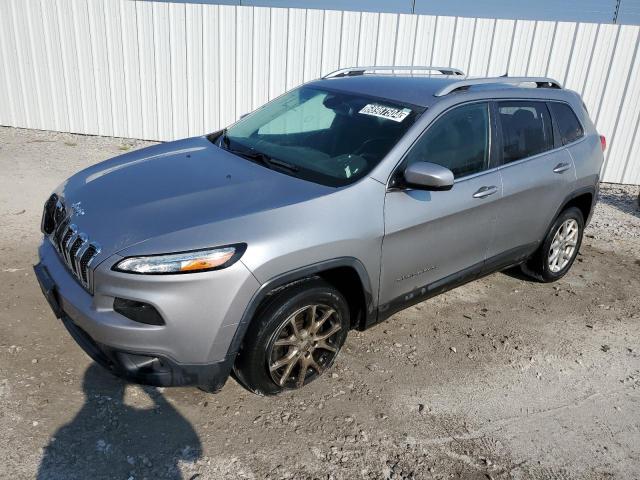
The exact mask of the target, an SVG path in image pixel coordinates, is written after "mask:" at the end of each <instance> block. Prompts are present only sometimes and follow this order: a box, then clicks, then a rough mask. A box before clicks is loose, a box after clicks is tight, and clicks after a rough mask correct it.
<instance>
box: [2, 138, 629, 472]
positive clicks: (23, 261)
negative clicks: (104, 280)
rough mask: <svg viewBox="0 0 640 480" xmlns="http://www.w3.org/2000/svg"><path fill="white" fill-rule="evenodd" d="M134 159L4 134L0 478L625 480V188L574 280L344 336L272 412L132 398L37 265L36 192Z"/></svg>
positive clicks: (510, 290)
mask: <svg viewBox="0 0 640 480" xmlns="http://www.w3.org/2000/svg"><path fill="white" fill-rule="evenodd" d="M146 145H148V143H146V142H139V141H130V140H122V139H110V138H99V137H88V136H77V135H69V134H57V133H51V132H37V131H27V130H18V129H11V128H0V169H1V170H2V172H4V173H3V175H2V176H0V219H1V225H2V229H1V230H0V252H1V256H0V478H7V479H12V480H13V479H30V478H39V479H65V480H66V479H87V478H93V479H102V478H113V479H124V480H126V479H132V480H134V479H144V478H146V479H149V480H152V479H163V478H170V479H178V478H184V479H195V478H200V479H227V478H234V479H235V478H240V479H244V478H248V479H251V478H255V479H259V478H269V479H281V478H291V479H307V478H308V479H316V478H318V479H354V478H355V479H358V478H360V479H382V478H387V479H401V478H407V479H411V478H416V479H423V478H424V479H431V478H437V479H444V478H459V479H488V478H489V479H507V478H513V479H554V480H564V479H609V478H616V479H625V480H627V479H638V478H640V474H639V472H640V332H639V329H638V324H639V322H640V308H639V307H640V300H639V299H638V293H639V292H640V208H639V207H638V203H637V200H638V194H639V193H640V191H639V188H638V187H621V186H616V185H602V187H601V188H602V191H601V201H600V203H599V204H598V206H597V209H596V212H595V214H594V217H593V221H592V223H591V225H590V226H589V228H588V231H587V234H586V238H585V242H584V244H583V247H582V250H581V255H580V257H579V258H578V261H577V262H576V263H575V265H574V267H573V269H572V271H571V272H570V274H569V275H567V276H566V277H565V278H564V279H563V280H561V281H559V282H557V283H555V284H551V285H549V284H540V283H533V282H529V281H527V280H525V279H524V278H523V277H522V276H521V275H519V274H517V273H514V272H508V273H497V274H494V275H491V276H488V277H486V278H484V279H482V280H479V281H476V282H474V283H471V284H468V285H466V286H464V287H461V288H458V289H456V290H453V291H451V292H449V293H447V294H444V295H441V296H439V297H437V298H434V299H432V300H429V301H427V302H424V303H422V304H419V305H416V306H414V307H412V308H410V309H408V310H406V311H404V312H401V313H399V314H397V315H395V316H394V317H393V318H391V319H390V320H389V321H387V322H386V323H383V324H381V325H379V326H376V327H374V328H373V329H371V330H368V331H366V332H362V333H361V332H351V333H350V336H349V338H348V340H347V343H346V345H345V348H344V350H343V352H342V353H341V355H340V357H339V359H338V360H337V362H336V365H335V367H334V368H333V369H332V370H331V372H328V374H327V375H325V377H324V378H322V379H321V380H318V381H317V382H314V383H313V384H311V385H310V386H308V387H305V388H304V389H303V390H302V391H299V392H291V393H286V394H284V395H281V396H279V397H276V398H262V397H258V396H256V395H253V394H250V393H248V392H246V391H245V390H243V389H242V388H241V387H239V386H238V385H237V384H236V383H235V382H234V381H233V380H230V381H229V382H228V383H227V385H226V386H225V388H224V389H223V390H222V391H221V392H220V393H218V394H216V395H209V394H205V393H203V392H201V391H199V390H197V389H193V388H174V389H155V388H147V387H139V386H135V385H128V384H125V383H124V382H122V381H120V380H118V379H116V378H113V377H112V376H110V375H109V374H107V373H106V372H104V371H103V370H102V369H101V368H99V367H96V366H95V365H92V364H91V362H90V361H89V359H88V358H87V357H86V355H85V354H84V353H83V352H82V351H81V350H80V349H79V347H77V346H76V345H75V343H74V342H73V341H72V340H71V338H70V337H69V336H68V334H67V333H66V331H65V330H64V328H63V327H62V326H61V325H60V324H59V322H58V321H56V319H55V318H54V317H53V315H52V314H51V312H50V310H49V308H48V306H47V304H46V303H45V301H44V299H43V297H42V295H41V293H40V291H39V289H38V286H37V284H36V281H35V278H34V276H33V273H32V271H31V265H32V264H33V263H34V262H35V260H36V254H35V252H36V248H37V244H38V242H39V240H40V234H39V231H38V226H39V221H40V214H41V207H42V204H43V202H44V200H45V199H46V197H47V195H48V193H49V192H50V191H51V190H52V189H53V188H54V187H55V186H56V185H57V184H58V183H60V182H61V181H63V180H64V178H66V177H67V176H68V175H70V174H71V173H73V172H74V171H77V170H78V169H80V168H82V167H84V166H87V165H90V164H93V163H95V162H98V161H100V160H103V159H106V158H108V157H111V156H114V155H117V154H119V153H121V152H122V151H124V150H129V149H132V148H140V147H144V146H146Z"/></svg>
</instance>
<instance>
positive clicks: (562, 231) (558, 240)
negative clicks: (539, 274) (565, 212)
mask: <svg viewBox="0 0 640 480" xmlns="http://www.w3.org/2000/svg"><path fill="white" fill-rule="evenodd" d="M578 232H579V227H578V222H577V221H576V220H574V219H573V218H570V219H568V220H565V221H564V222H563V223H562V225H560V227H559V228H558V230H556V233H555V235H554V236H553V241H552V242H551V246H550V247H549V255H548V257H547V265H548V266H549V270H551V271H552V272H553V273H558V272H560V271H562V270H563V269H564V268H566V266H567V265H568V264H569V262H570V261H571V259H572V258H573V255H574V254H575V252H576V247H577V245H578Z"/></svg>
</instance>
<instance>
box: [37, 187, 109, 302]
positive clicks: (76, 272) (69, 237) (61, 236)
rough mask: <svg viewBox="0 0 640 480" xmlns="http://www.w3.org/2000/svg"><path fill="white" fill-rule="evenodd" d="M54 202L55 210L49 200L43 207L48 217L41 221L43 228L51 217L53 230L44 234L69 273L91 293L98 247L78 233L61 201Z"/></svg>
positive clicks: (84, 235) (85, 236)
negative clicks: (93, 266) (93, 267)
mask: <svg viewBox="0 0 640 480" xmlns="http://www.w3.org/2000/svg"><path fill="white" fill-rule="evenodd" d="M55 200H56V204H55V209H54V208H52V205H51V203H52V199H49V201H48V202H47V204H46V205H45V212H44V215H45V216H47V215H48V218H46V219H43V223H42V224H43V226H44V224H45V220H47V221H51V218H52V217H53V221H54V228H53V229H50V228H49V229H48V230H49V231H50V233H47V232H45V234H46V236H47V238H48V239H49V241H50V242H51V244H52V245H53V247H54V248H55V249H56V250H57V252H58V254H59V255H60V258H61V260H62V262H63V263H64V264H65V265H66V267H67V268H68V269H69V271H70V273H71V274H72V275H73V276H74V277H75V278H76V279H77V280H78V282H80V284H81V285H82V286H83V287H84V288H85V289H86V290H88V291H89V293H93V270H92V268H91V267H92V265H93V262H94V261H95V259H96V257H97V256H98V254H99V253H100V245H98V244H97V243H96V242H92V241H90V240H89V237H88V235H86V234H85V233H83V232H80V231H79V230H78V226H77V225H75V224H72V223H71V221H70V219H71V215H67V214H66V208H65V206H64V204H63V202H62V200H60V199H58V198H57V197H56V198H55ZM43 230H44V229H43Z"/></svg>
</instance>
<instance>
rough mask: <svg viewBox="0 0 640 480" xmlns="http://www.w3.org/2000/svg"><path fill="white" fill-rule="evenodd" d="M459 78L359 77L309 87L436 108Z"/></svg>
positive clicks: (420, 76)
mask: <svg viewBox="0 0 640 480" xmlns="http://www.w3.org/2000/svg"><path fill="white" fill-rule="evenodd" d="M461 78H464V77H460V76H459V75H433V76H429V75H416V76H411V75H407V74H404V75H392V74H382V75H358V76H353V77H338V78H323V79H320V80H315V81H313V82H309V83H308V84H307V85H310V86H317V87H322V88H330V89H335V90H340V91H342V92H347V93H355V94H358V93H359V94H362V95H370V96H372V97H380V98H385V99H388V100H391V101H395V102H398V103H408V104H411V105H418V106H421V107H429V106H431V105H433V104H434V103H435V102H436V101H437V100H438V98H437V97H435V94H436V92H438V91H439V90H440V89H442V88H444V87H446V86H447V85H449V84H451V83H454V82H456V81H459V80H460V79H461Z"/></svg>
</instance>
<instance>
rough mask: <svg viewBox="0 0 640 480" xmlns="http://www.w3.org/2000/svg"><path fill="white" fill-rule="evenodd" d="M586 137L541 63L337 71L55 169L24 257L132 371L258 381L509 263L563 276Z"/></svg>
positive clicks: (201, 381)
mask: <svg viewBox="0 0 640 480" xmlns="http://www.w3.org/2000/svg"><path fill="white" fill-rule="evenodd" d="M604 145H605V144H604V138H603V137H599V136H598V134H597V132H596V130H595V128H594V125H593V123H592V122H591V120H590V119H589V116H588V114H587V111H586V109H585V107H584V105H583V103H582V101H581V100H580V97H579V96H578V95H577V94H576V93H575V92H571V91H568V90H565V89H562V88H561V87H560V85H559V84H558V83H557V82H556V81H554V80H551V79H548V78H529V77H526V78H513V77H500V78H483V79H472V78H468V77H465V76H464V75H462V73H461V72H459V71H457V70H455V69H451V68H433V67H422V68H420V67H406V68H405V67H371V68H368V67H367V68H365V67H360V68H351V69H345V70H340V71H338V72H334V73H333V74H331V75H328V76H326V77H324V78H322V79H320V80H316V81H312V82H310V83H307V84H305V85H303V86H302V87H299V88H297V89H294V90H292V91H289V92H288V93H286V94H284V95H282V96H281V97H279V98H277V99H275V100H273V101H272V102H270V103H268V104H266V105H265V106H263V107H261V108H260V109H258V110H256V111H255V112H253V113H251V114H250V115H247V116H245V117H243V118H242V119H241V120H240V121H238V122H237V123H235V124H234V125H232V126H230V127H229V128H226V129H224V130H222V131H220V132H216V133H213V134H211V135H208V136H203V137H196V138H189V139H186V140H180V141H176V142H171V143H165V144H161V145H156V146H153V147H150V148H147V149H144V150H140V151H136V152H131V153H127V154H125V155H122V156H120V157H117V158H113V159H111V160H108V161H106V162H103V163H100V164H98V165H94V166H92V167H90V168H88V169H86V170H83V171H82V172H80V173H77V174H76V175H74V176H72V177H71V178H69V179H68V180H67V181H65V182H64V183H63V184H62V185H61V186H60V187H58V189H57V190H56V191H55V193H53V194H52V195H51V197H50V198H49V199H48V201H47V202H46V204H45V207H44V215H43V219H42V231H43V233H44V241H43V242H42V245H41V247H40V250H39V254H40V263H38V265H36V266H35V271H36V274H37V277H38V279H39V282H40V284H41V287H42V290H43V292H44V294H45V296H46V298H47V299H48V301H49V303H50V304H51V307H52V308H53V310H54V312H55V314H56V315H57V316H58V317H59V318H60V319H61V320H62V322H63V323H64V325H65V326H66V328H67V329H68V330H69V332H70V333H71V335H72V336H73V338H74V339H75V340H76V341H77V342H78V343H79V344H80V346H81V347H82V348H83V349H84V350H85V351H86V352H87V353H88V354H89V355H90V356H91V357H92V358H93V359H94V360H95V361H96V362H98V363H99V364H101V365H103V366H104V367H106V368H108V369H109V370H111V371H112V372H113V373H114V374H116V375H120V376H122V377H125V378H127V379H129V380H132V381H135V382H140V383H146V384H152V385H162V386H169V385H197V386H199V387H201V388H203V389H205V390H208V391H216V390H218V389H219V388H221V387H222V386H223V385H224V383H225V381H226V379H227V377H228V376H229V374H230V373H231V372H232V371H233V372H234V374H235V376H236V378H237V379H238V380H239V381H240V382H241V383H242V384H243V385H244V386H246V387H247V388H248V389H250V390H251V391H253V392H256V393H259V394H275V393H278V392H280V391H282V390H284V389H291V388H299V387H302V386H303V385H305V384H307V383H309V382H310V381H312V380H314V379H315V378H317V377H318V376H320V375H321V374H322V373H323V372H324V371H326V370H327V369H328V368H329V367H330V366H331V364H332V363H333V361H334V360H335V358H336V355H337V354H338V352H339V350H340V348H341V347H342V345H343V344H344V342H345V339H346V336H347V332H348V331H349V330H350V329H352V328H356V329H360V330H364V329H366V328H369V327H371V326H372V325H375V324H376V323H378V322H380V321H382V320H384V319H386V318H387V317H389V316H390V315H392V314H393V313H395V312H398V311H399V310H402V309H403V308H406V307H408V306H410V305H412V304H415V303H417V302H421V301H423V300H425V299H427V298H429V297H431V296H433V295H436V294H438V293H441V292H443V291H445V290H448V289H450V288H452V287H455V286H458V285H461V284H463V283H465V282H468V281H470V280H474V279H476V278H479V277H481V276H483V275H486V274H488V273H491V272H495V271H497V270H502V269H505V268H508V267H513V266H516V265H521V266H522V268H523V269H524V271H525V272H526V273H528V274H529V275H531V276H532V277H534V278H535V279H537V280H539V281H543V282H550V281H554V280H557V279H559V278H560V277H562V276H563V275H565V274H566V273H567V271H568V270H569V268H570V267H571V265H572V263H573V261H574V259H575V257H576V255H577V253H578V249H579V248H580V242H581V240H582V233H583V229H584V226H585V224H586V223H587V222H588V220H589V217H590V215H591V212H592V209H593V205H594V203H595V201H596V196H597V192H598V179H599V171H600V167H601V165H602V162H603V155H602V150H603V149H604Z"/></svg>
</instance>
